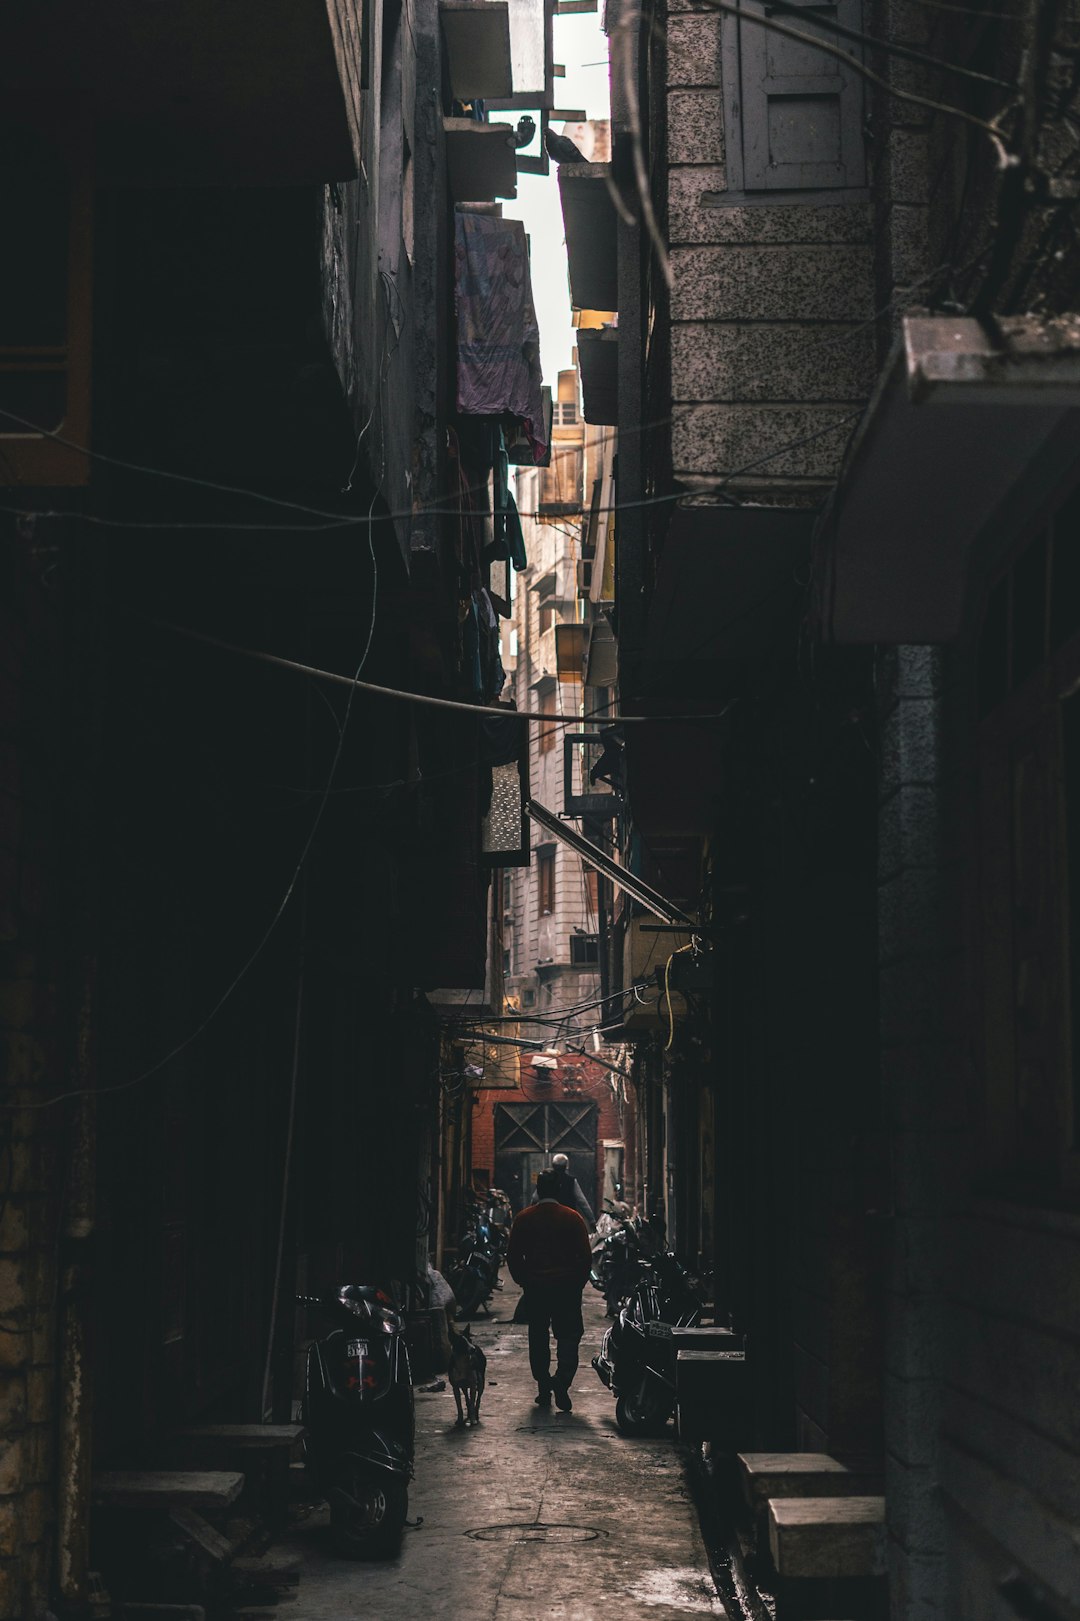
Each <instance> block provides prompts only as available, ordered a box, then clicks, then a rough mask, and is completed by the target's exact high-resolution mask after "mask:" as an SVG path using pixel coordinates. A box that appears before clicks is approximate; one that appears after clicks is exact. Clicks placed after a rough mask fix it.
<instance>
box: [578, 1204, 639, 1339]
mask: <svg viewBox="0 0 1080 1621" xmlns="http://www.w3.org/2000/svg"><path fill="white" fill-rule="evenodd" d="M604 1204H605V1206H606V1207H607V1208H606V1209H605V1210H604V1212H603V1214H602V1215H601V1216H600V1219H599V1220H598V1221H597V1223H596V1236H595V1238H594V1240H593V1245H592V1257H593V1260H592V1267H591V1269H590V1272H589V1282H590V1283H591V1284H592V1286H593V1288H594V1289H596V1290H597V1291H598V1292H599V1293H600V1294H602V1295H603V1297H604V1300H605V1301H606V1303H607V1315H608V1316H609V1317H614V1316H615V1315H616V1313H617V1311H618V1309H619V1306H620V1305H621V1303H622V1301H623V1300H624V1299H625V1298H626V1296H627V1295H628V1294H629V1292H630V1290H631V1288H632V1287H633V1285H634V1282H635V1280H636V1278H637V1266H638V1261H639V1259H640V1257H641V1256H642V1254H643V1249H642V1243H641V1240H640V1237H639V1234H640V1231H641V1225H642V1224H641V1223H640V1222H638V1223H636V1224H635V1223H634V1222H632V1221H631V1220H630V1207H629V1205H627V1204H624V1203H623V1202H622V1201H621V1200H619V1201H618V1202H615V1201H613V1200H611V1199H605V1200H604ZM654 1248H655V1243H650V1244H649V1250H650V1251H651V1250H652V1249H654Z"/></svg>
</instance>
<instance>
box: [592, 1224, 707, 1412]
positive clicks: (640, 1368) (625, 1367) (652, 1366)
mask: <svg viewBox="0 0 1080 1621" xmlns="http://www.w3.org/2000/svg"><path fill="white" fill-rule="evenodd" d="M700 1321H701V1301H700V1299H699V1298H698V1294H697V1291H696V1288H695V1285H694V1280H693V1279H692V1278H691V1276H690V1274H689V1273H688V1272H687V1271H686V1269H685V1267H683V1266H681V1265H680V1264H679V1262H678V1261H677V1260H676V1259H675V1257H674V1255H671V1254H667V1253H665V1252H664V1251H663V1250H661V1249H659V1247H657V1249H656V1251H655V1253H654V1254H652V1255H651V1256H649V1257H648V1258H647V1259H642V1260H640V1261H639V1263H638V1278H637V1282H636V1283H635V1285H634V1287H633V1288H632V1289H631V1291H630V1293H629V1294H628V1295H627V1297H626V1299H625V1300H624V1301H623V1303H622V1305H621V1306H620V1307H619V1312H618V1316H617V1317H616V1319H615V1321H614V1322H613V1323H612V1325H611V1327H610V1328H609V1329H608V1331H607V1333H606V1334H605V1335H604V1338H603V1342H602V1344H601V1346H600V1354H599V1356H595V1357H593V1364H592V1365H593V1367H594V1368H595V1369H596V1372H597V1374H598V1375H599V1377H600V1379H601V1380H602V1382H603V1383H604V1384H605V1385H606V1386H607V1387H608V1389H609V1390H610V1391H611V1393H612V1395H613V1396H614V1397H615V1398H616V1401H615V1422H616V1424H617V1425H618V1427H619V1430H620V1432H621V1433H622V1434H623V1435H648V1434H650V1433H653V1432H655V1431H657V1430H661V1429H663V1427H664V1425H665V1424H666V1423H667V1421H668V1419H669V1418H670V1417H671V1415H672V1413H673V1412H674V1411H675V1349H676V1348H675V1341H674V1339H673V1337H672V1329H673V1328H694V1327H696V1326H697V1325H698V1324H699V1323H700Z"/></svg>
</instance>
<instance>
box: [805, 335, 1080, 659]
mask: <svg viewBox="0 0 1080 1621" xmlns="http://www.w3.org/2000/svg"><path fill="white" fill-rule="evenodd" d="M998 325H999V328H1000V331H999V332H997V333H991V332H990V331H989V330H988V329H987V328H986V327H984V326H983V325H982V324H981V323H980V322H978V321H976V320H973V319H970V318H968V317H963V318H958V317H946V316H934V317H922V316H909V317H907V318H906V319H905V321H904V324H903V339H902V343H901V345H900V346H899V347H898V349H897V351H896V353H895V354H894V356H893V360H892V363H891V365H890V367H889V369H888V370H887V372H886V373H885V375H884V377H883V379H882V381H881V382H880V384H879V386H878V389H877V391H876V393H875V395H874V398H873V399H872V400H871V402H870V405H869V407H868V409H867V412H866V416H865V418H864V419H863V422H862V425H861V427H860V430H859V434H858V436H857V438H856V440H855V442H854V444H853V447H852V450H851V452H850V454H849V456H848V461H847V465H846V468H845V471H844V474H843V476H842V479H841V483H840V486H839V489H838V491H837V495H836V498H835V500H834V502H833V504H832V507H831V509H830V510H829V511H828V512H827V514H826V517H825V519H824V521H823V523H822V526H821V529H820V533H819V536H818V539H817V542H816V546H815V551H816V553H817V559H816V564H815V574H816V577H817V578H818V580H819V581H820V582H821V585H820V594H819V602H818V613H819V618H820V622H821V625H822V628H823V630H824V632H825V634H826V635H827V636H830V637H831V638H832V639H833V640H835V641H839V642H892V643H905V642H907V643H926V642H944V641H949V640H951V639H952V638H953V637H955V636H956V635H957V634H958V633H959V631H960V629H961V627H962V624H963V622H964V616H965V608H966V600H967V591H968V581H969V565H970V562H971V558H972V554H973V551H974V549H975V548H976V545H977V543H978V542H979V540H980V537H982V536H988V535H989V532H990V530H991V528H992V526H993V525H994V524H995V522H997V521H1001V522H1004V523H1008V520H1009V516H1010V506H1011V505H1012V503H1013V502H1014V501H1015V500H1017V499H1018V498H1019V497H1018V492H1019V491H1020V490H1021V487H1022V485H1023V484H1024V483H1025V482H1026V480H1027V479H1028V478H1029V477H1031V478H1032V479H1034V480H1035V482H1036V483H1037V484H1039V485H1044V484H1045V482H1046V481H1047V480H1049V479H1051V478H1054V477H1058V476H1060V475H1061V474H1062V473H1063V472H1064V471H1065V470H1066V468H1067V467H1068V465H1069V464H1070V462H1072V463H1075V462H1077V461H1078V460H1080V436H1078V432H1077V430H1078V428H1080V316H1066V317H1061V318H1055V319H1050V320H1039V319H1035V318H1033V317H1030V316H1022V317H1015V318H1009V319H1004V320H1002V321H1001V322H1000V323H998ZM1016 521H1019V518H1017V520H1016Z"/></svg>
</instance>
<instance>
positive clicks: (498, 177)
mask: <svg viewBox="0 0 1080 1621" xmlns="http://www.w3.org/2000/svg"><path fill="white" fill-rule="evenodd" d="M443 131H444V133H445V136H446V163H447V168H448V170H449V173H450V195H451V196H452V197H453V199H454V201H455V202H456V203H493V202H494V201H495V200H496V198H498V197H506V198H513V197H516V196H517V159H516V157H515V155H514V152H515V149H514V139H513V137H514V126H513V125H512V124H482V123H480V122H479V121H478V120H476V119H473V118H444V119H443Z"/></svg>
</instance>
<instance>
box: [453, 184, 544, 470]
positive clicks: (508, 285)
mask: <svg viewBox="0 0 1080 1621" xmlns="http://www.w3.org/2000/svg"><path fill="white" fill-rule="evenodd" d="M455 221H456V224H455V239H454V282H455V287H454V292H455V302H456V306H457V328H458V368H457V407H458V410H459V411H460V412H462V414H463V415H465V416H502V415H503V414H504V412H509V413H510V414H511V415H512V416H516V417H520V418H521V420H522V422H523V423H524V425H525V432H526V434H527V435H528V438H529V443H530V444H531V445H532V447H533V450H534V452H535V454H536V456H537V458H538V459H539V458H541V457H543V455H544V454H545V452H546V450H547V443H546V430H545V424H544V411H543V400H542V396H541V392H540V389H541V384H542V382H543V376H542V374H541V371H540V329H539V327H538V326H537V324H536V310H535V309H534V307H533V296H532V275H531V273H530V268H529V244H528V239H527V237H526V235H525V227H524V225H522V223H521V221H520V220H505V219H496V218H494V216H492V215H490V214H468V213H464V212H462V211H461V210H460V209H459V210H457V211H456V212H455Z"/></svg>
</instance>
